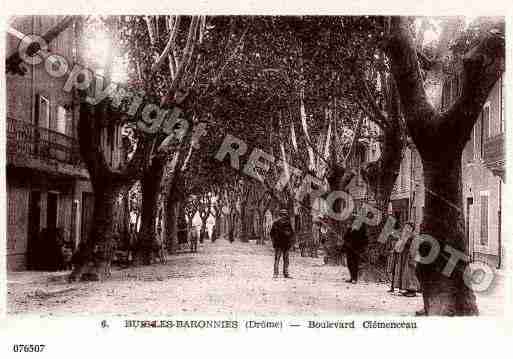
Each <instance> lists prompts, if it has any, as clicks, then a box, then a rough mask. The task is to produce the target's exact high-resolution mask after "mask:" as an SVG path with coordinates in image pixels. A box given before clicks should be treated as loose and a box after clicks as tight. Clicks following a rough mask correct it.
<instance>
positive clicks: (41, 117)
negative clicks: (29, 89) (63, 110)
mask: <svg viewBox="0 0 513 359" xmlns="http://www.w3.org/2000/svg"><path fill="white" fill-rule="evenodd" d="M36 106H37V111H36V116H37V119H36V123H37V125H38V126H39V127H43V128H49V127H50V101H49V100H48V99H47V98H46V97H44V96H41V95H38V96H37V100H36Z"/></svg>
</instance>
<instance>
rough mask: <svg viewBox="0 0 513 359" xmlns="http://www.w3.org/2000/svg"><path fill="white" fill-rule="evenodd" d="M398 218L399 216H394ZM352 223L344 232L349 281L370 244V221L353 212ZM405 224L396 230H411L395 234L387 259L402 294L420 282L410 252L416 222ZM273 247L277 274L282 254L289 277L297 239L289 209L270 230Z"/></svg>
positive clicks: (393, 285) (393, 281)
mask: <svg viewBox="0 0 513 359" xmlns="http://www.w3.org/2000/svg"><path fill="white" fill-rule="evenodd" d="M395 217H396V218H398V216H397V215H396V216H395ZM349 223H351V227H350V228H348V229H347V231H346V232H345V235H344V238H343V239H344V241H343V242H344V244H343V250H344V252H345V254H346V260H347V267H348V269H349V278H348V279H347V280H346V282H348V283H352V284H355V283H357V281H358V272H359V266H360V261H361V257H362V253H363V252H364V250H365V247H366V246H367V244H368V230H367V225H366V224H365V223H362V222H361V221H356V220H355V217H354V216H353V217H352V218H350V222H349ZM405 226H408V227H406V228H401V226H400V224H399V222H398V221H397V222H396V225H395V230H396V231H397V233H399V232H401V230H402V229H404V231H403V232H404V233H411V235H410V236H406V238H393V237H391V239H390V240H389V242H387V243H389V244H388V247H387V249H388V252H389V255H388V263H387V272H388V273H389V275H390V276H391V289H390V291H391V292H394V290H395V288H399V290H401V291H402V292H401V294H402V295H404V296H406V297H413V296H416V293H417V292H418V291H419V290H420V285H419V282H418V280H417V277H416V275H415V260H414V257H413V255H412V254H411V251H410V248H411V245H412V240H413V230H414V225H413V223H411V222H408V223H406V224H405ZM270 236H271V240H272V243H273V247H274V278H276V277H278V275H279V269H280V268H279V267H280V260H281V259H282V258H283V276H284V277H285V278H290V273H289V252H290V249H291V248H292V246H293V243H294V236H295V233H294V230H293V228H292V225H291V222H290V217H289V213H288V211H287V210H286V209H282V210H280V212H279V218H278V219H277V220H276V221H275V222H274V223H273V225H272V227H271V232H270Z"/></svg>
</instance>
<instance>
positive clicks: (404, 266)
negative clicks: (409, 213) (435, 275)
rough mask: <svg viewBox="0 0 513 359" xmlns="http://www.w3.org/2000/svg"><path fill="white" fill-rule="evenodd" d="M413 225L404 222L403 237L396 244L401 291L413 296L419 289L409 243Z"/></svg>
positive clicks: (412, 235) (410, 243)
mask: <svg viewBox="0 0 513 359" xmlns="http://www.w3.org/2000/svg"><path fill="white" fill-rule="evenodd" d="M413 230H414V225H413V223H411V222H408V223H406V224H405V228H404V230H403V234H404V235H403V237H402V238H401V242H400V243H398V245H397V251H398V252H399V253H400V263H401V267H400V271H401V276H400V278H401V288H402V289H404V291H403V292H402V293H401V294H402V295H403V296H405V297H415V296H416V295H417V292H418V291H419V289H420V285H419V281H418V279H417V276H416V274H415V270H416V263H415V257H414V255H413V254H412V253H411V245H412V242H413V238H414V233H413Z"/></svg>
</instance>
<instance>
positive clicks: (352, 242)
mask: <svg viewBox="0 0 513 359" xmlns="http://www.w3.org/2000/svg"><path fill="white" fill-rule="evenodd" d="M366 245H367V225H366V224H365V223H361V225H359V226H358V225H357V224H356V221H355V220H354V218H353V221H352V225H351V228H350V229H349V230H348V231H347V233H346V235H345V236H344V250H345V253H346V259H347V268H348V269H349V274H350V276H351V277H350V278H349V279H348V280H346V282H347V283H352V284H356V282H357V281H358V266H359V265H360V257H361V255H362V252H363V250H364V249H365V246H366Z"/></svg>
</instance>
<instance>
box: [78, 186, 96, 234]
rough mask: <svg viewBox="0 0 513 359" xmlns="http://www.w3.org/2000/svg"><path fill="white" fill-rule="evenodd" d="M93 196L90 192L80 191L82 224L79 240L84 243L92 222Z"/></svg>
mask: <svg viewBox="0 0 513 359" xmlns="http://www.w3.org/2000/svg"><path fill="white" fill-rule="evenodd" d="M93 212H94V196H93V194H92V193H88V192H82V221H81V222H82V226H81V229H80V232H81V233H80V242H82V243H86V242H87V239H88V238H89V233H90V231H91V227H92V224H93Z"/></svg>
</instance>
